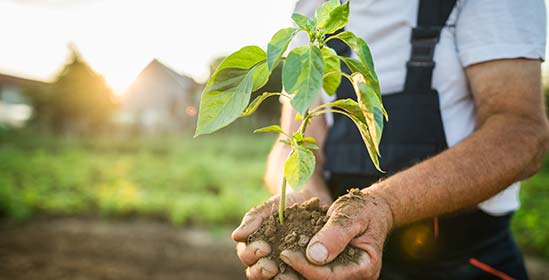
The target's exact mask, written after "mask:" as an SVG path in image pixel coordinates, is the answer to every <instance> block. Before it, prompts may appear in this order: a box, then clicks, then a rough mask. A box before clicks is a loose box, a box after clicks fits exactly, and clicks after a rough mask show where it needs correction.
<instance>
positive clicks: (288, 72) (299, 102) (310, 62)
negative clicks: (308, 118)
mask: <svg viewBox="0 0 549 280" xmlns="http://www.w3.org/2000/svg"><path fill="white" fill-rule="evenodd" d="M323 74H324V61H323V60H322V53H321V51H320V49H319V48H318V47H317V46H313V45H308V46H302V47H298V48H295V49H293V50H292V51H291V52H290V54H289V55H288V57H287V58H286V62H285V63H284V67H283V68H282V83H283V84H284V88H285V90H286V91H287V92H288V93H290V94H295V96H294V97H293V99H292V106H293V107H294V108H295V109H296V111H297V112H298V113H300V114H301V115H305V113H306V112H307V110H308V108H309V107H310V106H311V104H312V103H313V102H314V100H315V98H316V97H317V96H318V93H319V91H320V88H321V87H322V75H323Z"/></svg>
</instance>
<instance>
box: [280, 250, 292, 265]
mask: <svg viewBox="0 0 549 280" xmlns="http://www.w3.org/2000/svg"><path fill="white" fill-rule="evenodd" d="M278 257H279V258H280V260H282V261H283V262H285V263H288V262H289V261H290V258H288V256H286V251H282V252H280V255H279V256H278Z"/></svg>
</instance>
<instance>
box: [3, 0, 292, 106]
mask: <svg viewBox="0 0 549 280" xmlns="http://www.w3.org/2000/svg"><path fill="white" fill-rule="evenodd" d="M63 3H71V4H63ZM294 4H295V0H265V1H255V0H234V1H223V0H202V1H168V0H154V1H153V0H145V1H132V0H118V1H107V0H89V1H78V2H71V1H69V0H64V1H63V0H55V1H8V2H5V1H2V2H0V26H10V28H6V29H4V30H3V31H2V32H3V33H2V44H0V72H2V73H7V74H15V75H23V76H27V77H33V78H37V79H41V80H50V81H51V80H52V79H53V78H54V77H55V74H56V73H57V72H58V71H59V69H61V67H62V66H63V64H64V63H65V61H66V57H67V54H68V52H69V50H68V48H67V45H68V44H69V43H74V45H76V47H77V48H78V50H79V51H80V53H81V55H82V57H83V58H84V59H85V60H86V61H87V62H88V63H89V64H90V65H91V67H92V68H93V69H95V70H96V71H97V72H99V73H100V74H102V75H103V76H104V77H105V79H106V80H107V82H108V83H109V84H110V86H111V87H112V88H113V89H114V90H115V92H116V94H117V95H118V96H120V95H122V94H123V93H124V91H125V90H126V88H127V87H128V86H129V85H130V84H131V83H132V82H133V80H134V79H135V77H136V76H137V75H138V74H139V72H140V71H141V70H142V69H143V68H144V67H145V66H146V65H147V64H148V63H149V62H150V61H151V60H153V59H155V58H158V59H160V60H161V61H163V62H164V63H166V65H168V66H169V67H171V68H172V69H174V70H175V71H177V72H181V73H185V74H187V75H189V76H191V77H193V78H194V79H196V80H197V81H199V82H203V81H204V80H205V79H206V78H207V76H208V74H209V63H210V61H211V60H212V59H213V58H215V57H218V56H221V55H226V54H228V53H230V52H232V51H235V50H236V49H237V48H239V47H241V46H243V45H250V44H255V45H260V46H265V43H266V42H268V40H269V39H270V36H271V35H272V34H273V33H274V32H276V30H278V29H279V28H282V27H285V26H289V25H290V24H291V23H290V20H289V15H290V14H291V11H292V8H293V5H294Z"/></svg>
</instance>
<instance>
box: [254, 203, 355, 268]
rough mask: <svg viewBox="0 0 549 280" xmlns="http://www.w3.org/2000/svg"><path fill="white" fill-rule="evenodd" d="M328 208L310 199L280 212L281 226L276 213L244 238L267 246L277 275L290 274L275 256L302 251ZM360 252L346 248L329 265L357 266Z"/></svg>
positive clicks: (320, 225) (325, 218)
mask: <svg viewBox="0 0 549 280" xmlns="http://www.w3.org/2000/svg"><path fill="white" fill-rule="evenodd" d="M327 211H328V207H327V206H326V207H320V201H319V200H318V198H313V199H311V200H308V201H306V202H304V203H303V204H300V205H293V206H291V207H289V208H287V209H286V210H285V211H284V224H283V225H281V224H280V222H279V221H278V210H275V211H273V213H272V215H271V216H270V217H269V218H268V219H267V220H265V221H264V222H263V224H262V225H261V227H260V228H259V230H258V231H256V232H255V233H253V234H252V235H250V236H249V238H248V243H251V242H253V241H256V240H263V241H265V242H267V243H269V244H270V245H271V248H272V250H273V251H272V252H271V254H270V255H269V258H270V259H272V260H274V261H275V263H276V264H277V265H278V267H279V271H280V272H281V273H284V272H285V271H286V270H292V268H291V267H289V266H287V265H286V264H285V263H283V262H282V261H281V260H280V258H279V256H280V252H282V251H284V250H286V249H288V250H294V251H301V252H302V253H303V254H305V249H306V248H307V245H308V244H309V240H311V238H312V237H313V236H314V235H315V234H316V233H317V232H318V231H319V230H320V229H321V228H322V227H323V226H324V224H326V222H327V221H328V216H326V212H327ZM360 254H362V252H361V251H359V250H358V249H355V248H352V247H350V246H347V247H346V248H345V250H344V251H343V252H342V253H341V254H340V255H339V256H338V257H337V258H336V259H335V260H334V261H333V262H332V263H331V265H339V264H348V263H350V262H355V263H356V262H358V260H359V258H360Z"/></svg>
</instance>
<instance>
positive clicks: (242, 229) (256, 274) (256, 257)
mask: <svg viewBox="0 0 549 280" xmlns="http://www.w3.org/2000/svg"><path fill="white" fill-rule="evenodd" d="M310 198H311V196H310V195H308V194H306V193H305V192H291V193H288V194H287V195H286V205H287V207H289V206H292V205H294V204H300V203H303V202H305V201H306V200H308V199H310ZM279 200H280V196H279V195H275V196H273V197H271V198H270V199H269V200H267V201H265V202H264V203H262V204H260V205H259V206H257V207H255V208H252V209H251V210H250V211H248V213H246V214H245V215H244V218H243V219H242V223H241V224H240V226H239V227H238V228H237V229H235V230H234V231H233V234H232V238H233V240H235V241H237V242H238V243H237V245H236V252H237V254H238V257H239V258H240V261H241V262H242V263H243V264H244V265H245V266H247V268H246V276H247V277H248V279H271V278H273V277H274V276H275V275H277V274H278V267H277V266H276V264H275V263H274V261H272V260H269V259H267V258H265V257H266V256H268V255H269V254H270V253H271V247H270V246H269V244H267V243H266V242H264V241H255V242H252V243H250V244H246V240H247V238H248V236H249V235H250V234H252V233H253V232H254V231H256V230H257V229H258V228H259V227H260V226H261V223H263V221H264V220H265V219H267V218H268V217H269V216H270V215H271V213H272V212H273V210H275V209H277V208H278V203H279Z"/></svg>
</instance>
